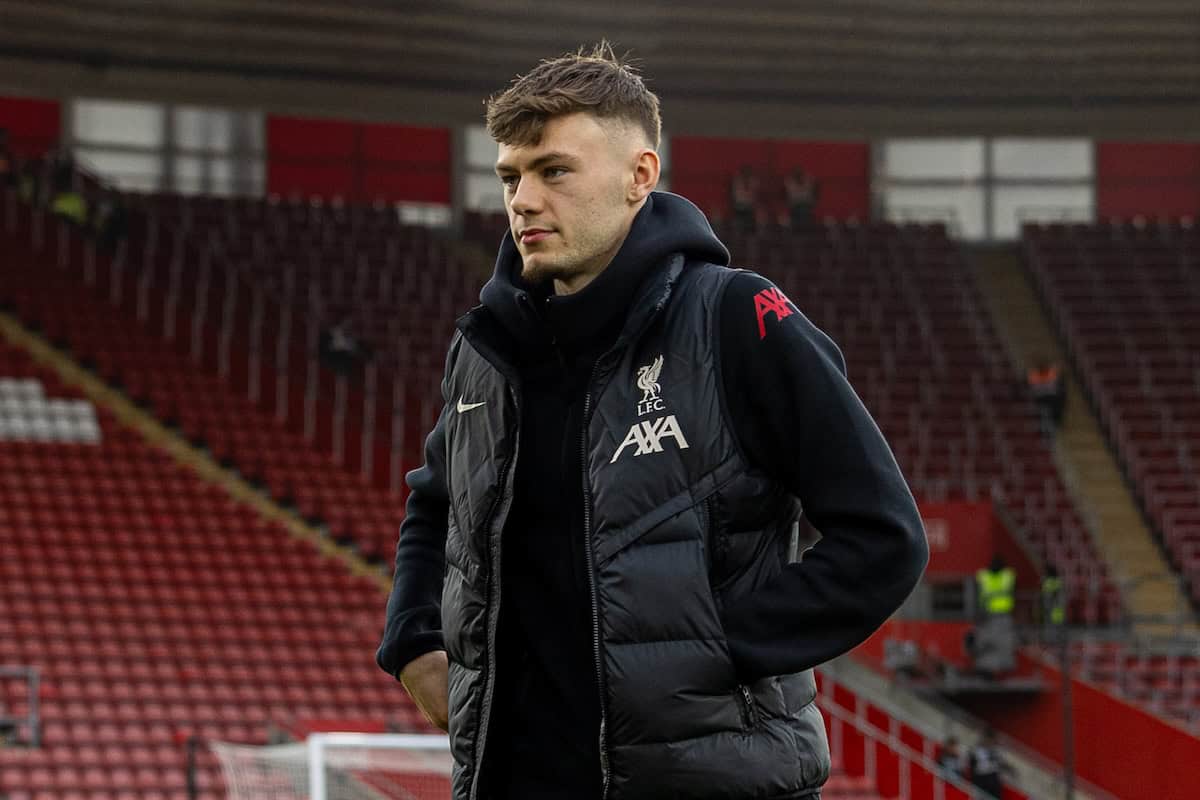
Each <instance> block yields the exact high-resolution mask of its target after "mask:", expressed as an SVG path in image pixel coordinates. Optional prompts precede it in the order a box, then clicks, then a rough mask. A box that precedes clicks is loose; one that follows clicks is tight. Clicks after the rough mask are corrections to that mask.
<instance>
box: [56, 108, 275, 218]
mask: <svg viewBox="0 0 1200 800" xmlns="http://www.w3.org/2000/svg"><path fill="white" fill-rule="evenodd" d="M71 118H72V125H71V132H72V137H73V140H74V145H75V154H76V156H77V158H79V159H80V161H81V163H83V164H84V166H86V167H89V168H90V169H93V170H95V171H96V172H98V173H100V174H101V175H103V176H105V177H108V178H110V179H112V180H113V181H114V182H115V183H116V184H117V185H118V186H121V187H123V188H125V189H132V190H137V191H160V190H165V191H177V192H181V193H185V194H195V193H204V194H217V195H231V194H262V192H263V188H264V185H265V182H264V169H263V117H262V114H261V113H260V112H257V111H245V110H234V109H223V108H201V107H197V106H179V107H174V106H171V105H167V104H158V103H136V102H127V101H123V100H101V99H90V98H84V99H78V100H75V101H74V102H73V103H72V105H71Z"/></svg>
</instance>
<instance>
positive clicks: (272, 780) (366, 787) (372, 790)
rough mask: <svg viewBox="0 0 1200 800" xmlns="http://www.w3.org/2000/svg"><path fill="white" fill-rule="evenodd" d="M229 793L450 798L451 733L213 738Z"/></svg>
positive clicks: (233, 797)
mask: <svg viewBox="0 0 1200 800" xmlns="http://www.w3.org/2000/svg"><path fill="white" fill-rule="evenodd" d="M211 747H212V750H213V752H214V753H216V755H217V758H218V760H220V762H221V770H222V772H223V773H224V774H225V786H226V789H227V791H228V796H229V798H230V800H448V799H449V797H450V767H451V763H452V760H451V757H450V745H449V740H448V738H447V737H445V736H421V735H414V734H391V733H314V734H311V735H310V736H309V737H308V739H307V740H305V741H303V742H296V743H292V744H280V745H267V746H265V747H259V746H254V745H240V744H228V743H225V742H213V743H212V745H211Z"/></svg>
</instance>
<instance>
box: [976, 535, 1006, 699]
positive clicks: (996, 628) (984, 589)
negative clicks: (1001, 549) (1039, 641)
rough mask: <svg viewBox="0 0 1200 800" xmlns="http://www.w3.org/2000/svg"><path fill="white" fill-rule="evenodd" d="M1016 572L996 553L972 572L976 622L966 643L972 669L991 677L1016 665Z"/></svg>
mask: <svg viewBox="0 0 1200 800" xmlns="http://www.w3.org/2000/svg"><path fill="white" fill-rule="evenodd" d="M1016 584H1017V573H1016V572H1015V571H1014V570H1013V569H1012V567H1010V566H1008V565H1007V564H1006V563H1005V561H1004V558H1003V557H1002V556H1001V555H1000V554H999V553H997V554H996V555H994V556H992V561H991V563H990V564H989V565H988V566H987V567H983V568H981V569H979V570H978V571H977V572H976V573H975V587H976V596H977V610H978V618H979V622H978V624H977V625H976V626H975V628H974V630H972V631H971V636H970V639H969V641H970V647H969V648H968V649H969V651H970V653H971V655H972V656H973V657H974V667H975V670H976V672H979V673H980V674H982V675H985V676H989V677H995V676H997V675H998V674H1000V673H1004V672H1010V671H1011V670H1012V669H1013V668H1014V667H1015V666H1016V646H1017V645H1016V628H1015V626H1014V624H1013V611H1014V609H1015V607H1016Z"/></svg>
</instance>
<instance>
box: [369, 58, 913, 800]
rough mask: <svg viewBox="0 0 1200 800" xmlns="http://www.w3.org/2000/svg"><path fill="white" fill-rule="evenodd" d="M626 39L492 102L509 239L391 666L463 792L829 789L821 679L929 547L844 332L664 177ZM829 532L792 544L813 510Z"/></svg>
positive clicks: (581, 794) (905, 586) (416, 551)
mask: <svg viewBox="0 0 1200 800" xmlns="http://www.w3.org/2000/svg"><path fill="white" fill-rule="evenodd" d="M659 128H660V123H659V110H658V98H657V97H655V95H654V94H653V93H651V92H650V91H649V90H648V89H647V88H646V87H645V85H644V84H643V82H642V80H641V78H640V77H639V76H638V75H637V74H636V73H635V72H634V71H633V70H631V69H630V68H629V67H628V66H627V65H624V64H622V63H621V62H620V61H619V60H618V59H617V58H616V57H615V56H614V55H613V53H612V51H611V49H610V48H609V47H608V46H607V45H601V46H600V47H599V48H597V49H596V50H595V51H594V52H592V53H590V54H584V53H580V54H574V55H567V56H564V57H561V58H558V59H555V60H552V61H546V62H543V63H541V64H539V65H538V66H537V67H536V68H535V69H534V70H533V71H532V72H530V73H529V74H527V75H525V76H524V77H521V78H519V79H518V80H516V81H515V82H514V83H513V84H512V85H511V86H510V87H509V88H508V89H507V90H506V91H505V92H503V93H502V94H499V95H498V96H495V97H493V98H492V99H491V100H489V102H488V130H489V132H490V133H491V135H492V136H493V138H495V139H496V141H497V142H499V158H498V160H497V163H496V173H497V175H498V177H499V179H500V181H501V183H502V184H503V187H504V198H505V204H506V206H507V209H508V216H509V222H510V228H511V230H510V232H509V233H508V234H507V235H506V236H505V237H504V239H503V241H502V242H501V244H500V251H499V254H498V256H497V259H496V271H495V275H494V276H493V277H492V279H491V280H490V281H489V282H488V283H487V285H486V286H485V287H484V289H483V292H482V294H481V298H480V299H481V301H482V305H480V306H479V307H477V308H475V309H473V310H472V311H471V312H469V313H468V314H466V315H465V316H464V317H463V318H462V319H460V320H459V322H458V333H457V334H456V335H455V337H454V339H453V340H452V341H451V343H450V348H449V353H448V355H447V360H446V374H445V378H444V380H443V383H442V394H443V396H444V398H445V402H446V406H445V408H444V410H443V411H442V414H441V416H440V418H439V419H438V422H437V425H436V426H435V427H434V430H433V431H432V433H430V435H429V437H428V439H427V440H426V443H425V465H424V466H423V467H421V468H420V469H417V470H414V471H413V472H411V473H409V475H408V477H407V481H408V485H409V487H410V489H411V490H412V491H411V494H410V497H409V500H408V507H407V516H406V519H405V521H404V524H403V525H402V527H401V531H400V541H399V545H398V547H397V551H396V573H395V583H394V588H393V591H392V596H391V598H390V600H389V603H388V611H387V625H386V628H385V631H384V636H383V642H382V644H381V645H380V648H379V651H378V654H377V658H378V661H379V664H380V666H381V667H382V668H383V669H385V670H387V671H388V672H390V673H392V674H393V675H396V676H397V677H398V678H399V679H400V680H401V681H402V682H403V684H404V686H405V688H406V689H407V690H408V692H409V694H410V695H412V697H413V699H414V701H415V702H416V703H417V705H418V706H419V707H420V708H421V709H422V711H423V712H424V713H425V714H426V716H427V717H428V718H429V719H430V720H431V721H432V722H433V723H434V724H435V725H437V726H439V727H441V728H443V729H448V730H449V732H450V740H451V750H452V751H453V756H454V761H455V768H454V775H453V792H454V798H456V800H468V798H469V799H470V800H477V799H481V800H516V799H517V798H520V800H539V799H540V798H555V799H556V800H561V798H572V799H573V800H592V799H594V798H609V800H630V799H631V798H647V799H651V798H652V799H653V800H665V799H666V798H690V799H691V800H702V799H703V798H722V799H723V800H739V799H740V798H747V799H748V798H768V797H769V798H807V797H817V796H819V792H820V787H821V785H822V784H823V783H824V781H825V779H826V777H827V774H828V770H829V753H828V746H827V743H826V741H825V733H824V727H823V723H822V720H821V715H820V712H819V711H818V710H817V709H816V707H815V706H814V705H813V698H814V694H815V688H814V681H813V675H812V672H811V668H812V667H813V666H814V665H817V664H820V663H821V662H823V661H826V660H828V659H830V658H832V657H834V656H836V655H838V654H840V653H843V652H845V651H846V650H848V649H850V648H851V647H853V646H854V645H856V644H858V643H859V642H860V641H862V640H863V639H865V638H866V637H867V636H868V635H869V634H870V633H871V632H872V631H873V630H875V628H876V627H878V625H879V624H880V623H882V622H883V621H884V620H885V619H886V618H887V617H888V616H889V615H890V614H891V613H892V612H893V611H894V610H895V609H896V608H897V607H898V606H899V605H900V603H901V602H902V601H903V600H904V598H905V597H906V596H907V595H908V593H909V592H910V591H911V589H912V588H913V586H914V585H915V584H916V582H917V580H918V579H919V578H920V575H921V572H922V570H923V568H924V565H925V561H926V558H927V551H926V546H925V538H924V532H923V529H922V527H921V520H920V517H919V515H918V513H917V508H916V505H915V504H914V502H913V499H912V496H911V494H910V493H909V491H908V488H907V486H906V484H905V481H904V478H903V476H902V475H901V474H900V470H899V469H898V468H897V466H896V462H895V459H894V458H893V457H892V454H891V451H890V450H889V449H888V446H887V444H886V443H885V442H884V440H883V437H882V436H881V435H880V433H879V430H878V428H877V427H876V426H875V424H874V422H873V421H872V420H871V417H870V416H869V415H868V413H867V411H866V410H865V409H864V408H863V406H862V403H861V402H860V401H859V399H858V397H857V396H856V395H855V393H854V390H853V389H852V388H851V387H850V385H849V383H847V381H846V377H845V367H844V364H843V361H842V356H841V354H840V353H839V352H838V349H837V347H836V346H835V345H834V344H833V342H832V341H830V340H829V339H828V338H827V337H826V336H825V335H824V334H823V333H821V332H820V331H819V330H817V329H816V328H815V327H813V325H812V324H811V323H810V322H809V321H808V320H807V319H806V318H805V317H804V315H803V314H801V313H800V311H799V310H798V309H797V308H796V307H795V306H794V305H792V304H791V303H790V302H789V301H788V299H787V298H786V297H785V296H784V295H783V294H782V293H781V292H780V291H779V289H777V288H776V287H775V286H773V285H772V284H771V283H770V282H769V281H767V280H765V279H763V278H761V277H759V276H758V275H755V274H754V273H751V272H743V271H737V270H732V269H729V268H728V267H726V266H725V265H726V264H727V263H728V260H729V255H728V252H727V251H726V249H725V247H724V245H722V244H721V242H720V241H719V240H718V239H717V238H716V236H714V234H713V232H712V230H711V229H710V227H709V225H708V223H707V221H706V220H705V218H704V216H703V215H702V214H701V213H700V212H699V210H697V209H696V207H695V206H693V205H692V204H691V203H689V202H688V201H686V200H684V199H683V198H681V197H677V196H675V195H671V194H666V193H661V192H655V191H654V189H655V186H656V184H657V182H658V177H659V158H658V154H657V148H658V144H659V135H660V134H659ZM801 507H803V509H804V514H805V515H806V516H807V518H808V521H809V522H810V523H811V524H812V525H813V526H815V527H816V528H817V529H818V530H819V531H820V532H821V534H822V536H823V538H822V539H821V541H820V542H819V543H818V544H816V546H814V547H813V548H812V549H810V550H809V551H807V553H806V554H805V555H804V559H803V561H796V560H795V559H794V558H792V557H791V555H792V553H791V551H792V550H793V548H792V547H791V543H792V539H793V529H794V528H795V523H796V522H797V520H798V519H799V517H800V515H801Z"/></svg>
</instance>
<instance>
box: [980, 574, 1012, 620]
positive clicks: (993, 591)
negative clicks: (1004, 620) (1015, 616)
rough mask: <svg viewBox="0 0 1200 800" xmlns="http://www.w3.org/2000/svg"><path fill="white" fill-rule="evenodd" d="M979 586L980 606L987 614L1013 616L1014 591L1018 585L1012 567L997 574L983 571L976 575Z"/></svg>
mask: <svg viewBox="0 0 1200 800" xmlns="http://www.w3.org/2000/svg"><path fill="white" fill-rule="evenodd" d="M975 582H976V583H977V584H979V605H980V606H982V607H983V611H984V613H986V614H989V615H990V614H1011V613H1012V612H1013V605H1014V601H1013V590H1014V589H1015V588H1016V585H1017V573H1015V572H1013V570H1012V568H1011V567H1005V568H1004V569H1002V570H999V571H997V572H992V571H991V570H990V569H981V570H979V571H978V572H976V573H975Z"/></svg>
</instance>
